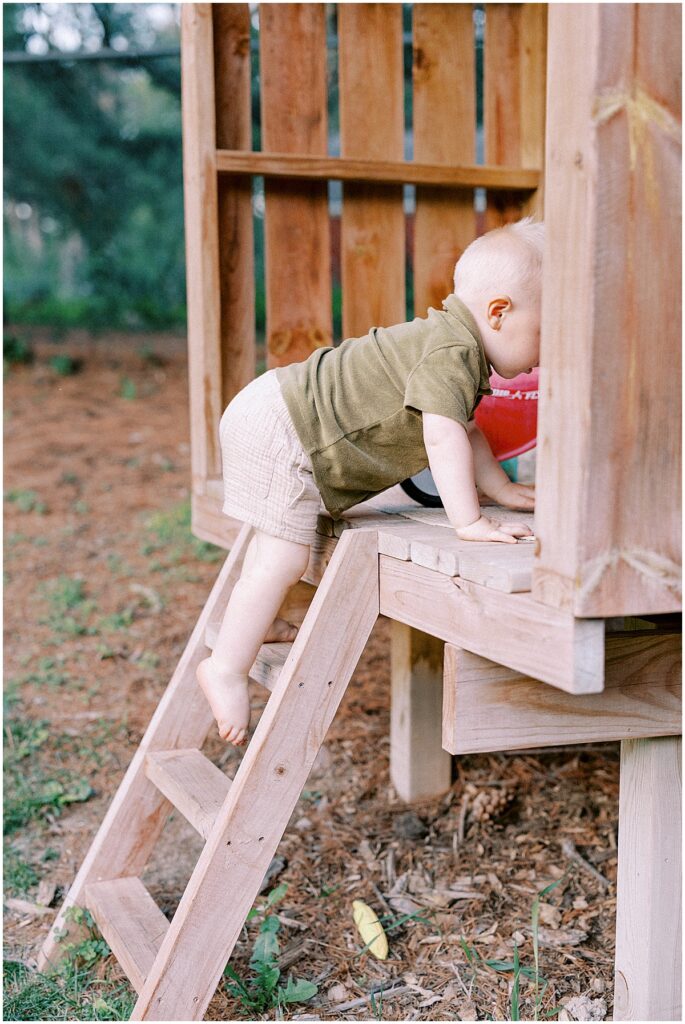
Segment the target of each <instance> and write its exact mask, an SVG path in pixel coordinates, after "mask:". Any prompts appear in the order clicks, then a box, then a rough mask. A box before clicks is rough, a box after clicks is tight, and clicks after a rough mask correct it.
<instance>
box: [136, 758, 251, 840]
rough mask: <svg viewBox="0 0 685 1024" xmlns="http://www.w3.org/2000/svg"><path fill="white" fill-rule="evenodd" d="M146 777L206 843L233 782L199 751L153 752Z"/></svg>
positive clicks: (148, 760)
mask: <svg viewBox="0 0 685 1024" xmlns="http://www.w3.org/2000/svg"><path fill="white" fill-rule="evenodd" d="M145 774H146V775H147V777H148V779H150V780H151V782H154V784H155V786H156V787H157V789H158V790H159V791H160V793H163V794H164V796H165V797H166V798H167V800H171V802H172V804H173V805H174V807H175V808H176V809H177V810H179V811H180V812H181V814H182V815H183V816H184V818H186V820H187V821H189V822H190V824H191V825H192V826H193V828H194V829H195V830H196V831H197V832H199V833H200V835H201V836H202V838H203V839H206V838H207V836H208V835H209V833H210V832H211V830H212V825H213V824H214V821H215V819H216V816H217V814H218V813H219V810H220V808H221V805H222V804H223V802H224V800H225V799H226V796H227V794H228V791H229V789H230V786H231V780H230V779H229V778H227V776H225V775H224V773H223V772H222V771H221V770H220V769H219V768H217V767H216V765H214V764H212V762H211V761H210V760H209V759H208V758H206V757H205V756H204V754H201V753H200V751H199V750H198V749H197V748H194V747H191V748H188V749H186V750H152V751H150V752H149V753H148V755H147V757H146V759H145Z"/></svg>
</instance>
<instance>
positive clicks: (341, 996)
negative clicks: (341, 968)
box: [326, 985, 347, 1003]
mask: <svg viewBox="0 0 685 1024" xmlns="http://www.w3.org/2000/svg"><path fill="white" fill-rule="evenodd" d="M326 994H327V995H328V1001H329V1002H331V1003H344V1002H345V1000H346V999H347V989H346V988H345V986H344V985H331V987H330V988H329V990H328V992H327V993H326Z"/></svg>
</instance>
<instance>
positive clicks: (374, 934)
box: [352, 900, 388, 960]
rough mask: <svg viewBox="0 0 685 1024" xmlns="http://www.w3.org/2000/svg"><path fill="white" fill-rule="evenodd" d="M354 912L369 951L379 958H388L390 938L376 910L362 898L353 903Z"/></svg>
mask: <svg viewBox="0 0 685 1024" xmlns="http://www.w3.org/2000/svg"><path fill="white" fill-rule="evenodd" d="M352 913H353V915H354V923H355V924H356V926H357V931H358V932H359V934H360V935H361V937H362V941H363V943H364V945H365V946H367V947H368V950H369V953H373V955H374V956H375V957H376V959H377V960H386V959H387V956H388V940H387V938H386V936H385V932H384V931H383V925H382V924H381V923H380V921H379V920H378V917H377V916H376V912H375V911H374V910H372V909H371V907H370V906H369V905H368V904H367V903H364V902H363V901H362V900H355V901H354V902H353V904H352Z"/></svg>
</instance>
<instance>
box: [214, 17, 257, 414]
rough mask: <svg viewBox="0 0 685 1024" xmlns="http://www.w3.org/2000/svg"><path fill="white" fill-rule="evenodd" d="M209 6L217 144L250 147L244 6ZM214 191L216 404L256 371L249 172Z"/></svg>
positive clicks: (247, 35) (222, 179)
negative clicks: (218, 396) (218, 359)
mask: <svg viewBox="0 0 685 1024" xmlns="http://www.w3.org/2000/svg"><path fill="white" fill-rule="evenodd" d="M211 6H212V16H213V20H214V90H215V96H216V144H217V148H219V149H246V150H250V149H252V107H251V95H250V10H249V6H248V5H247V4H240V3H237V4H236V3H234V4H212V5H211ZM218 196H219V281H220V288H221V404H222V407H225V406H226V405H228V403H229V402H230V400H231V399H232V398H233V397H234V395H236V394H237V393H238V391H240V389H241V388H244V387H245V385H246V384H249V382H250V381H251V380H252V379H253V377H254V376H255V372H256V349H255V315H254V302H255V294H254V292H255V288H254V232H253V226H252V177H251V176H249V175H245V176H244V177H239V176H231V177H229V176H228V175H221V176H220V177H219V183H218ZM217 429H218V424H217Z"/></svg>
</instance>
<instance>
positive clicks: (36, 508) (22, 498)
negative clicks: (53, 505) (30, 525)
mask: <svg viewBox="0 0 685 1024" xmlns="http://www.w3.org/2000/svg"><path fill="white" fill-rule="evenodd" d="M4 497H5V501H11V502H13V503H14V504H15V505H17V507H18V508H19V511H20V512H37V513H38V515H41V516H42V515H45V513H46V512H47V511H48V506H47V504H46V503H45V502H44V501H43V500H42V499H41V497H40V495H39V494H38V492H37V491H34V490H31V489H30V488H29V489H26V490H22V489H21V488H15V489H14V490H11V491H5V495H4Z"/></svg>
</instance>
